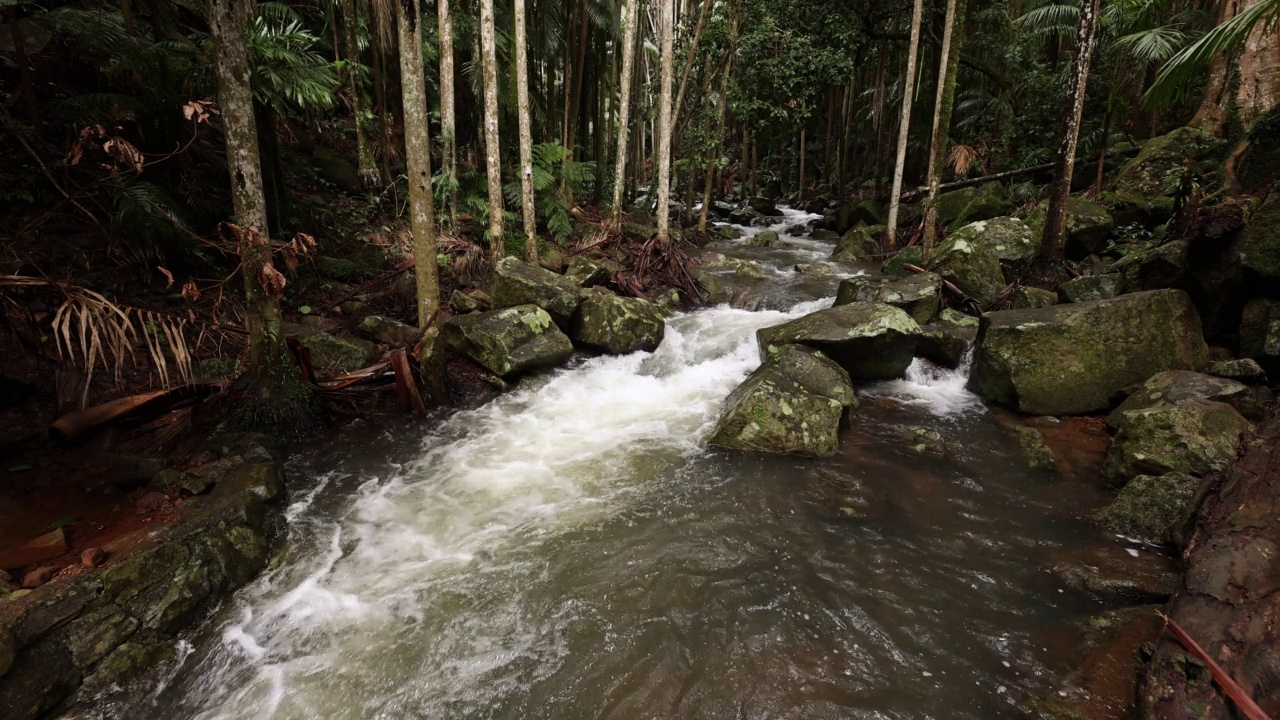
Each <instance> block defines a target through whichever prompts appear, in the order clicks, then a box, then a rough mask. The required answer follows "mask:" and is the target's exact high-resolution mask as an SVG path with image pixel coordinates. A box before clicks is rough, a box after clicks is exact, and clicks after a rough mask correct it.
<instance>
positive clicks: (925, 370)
mask: <svg viewBox="0 0 1280 720" xmlns="http://www.w3.org/2000/svg"><path fill="white" fill-rule="evenodd" d="M972 366H973V346H972V345H970V346H969V349H968V350H966V351H965V353H964V357H963V358H962V359H961V361H960V366H959V367H957V368H955V369H954V370H952V369H950V368H944V367H939V366H938V365H935V364H933V363H932V362H929V361H928V360H925V359H924V358H916V359H915V360H913V361H911V365H910V366H908V367H907V372H906V374H905V376H904V377H903V379H901V380H892V381H890V382H886V383H880V384H878V385H875V386H873V387H871V388H869V389H868V390H867V391H866V392H867V394H870V395H888V396H892V397H895V398H898V399H900V400H902V401H904V402H907V403H911V404H916V405H924V406H927V407H928V408H929V412H931V413H933V414H934V415H939V416H944V417H945V416H950V415H961V414H966V413H971V412H975V411H978V410H981V409H982V407H983V405H982V401H981V400H980V399H979V398H978V396H977V395H974V394H973V393H971V392H969V390H968V389H967V388H966V387H965V386H966V385H967V383H968V382H969V370H970V368H971V367H972Z"/></svg>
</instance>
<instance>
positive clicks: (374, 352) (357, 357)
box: [298, 332, 382, 372]
mask: <svg viewBox="0 0 1280 720" xmlns="http://www.w3.org/2000/svg"><path fill="white" fill-rule="evenodd" d="M298 342H300V343H302V346H303V347H305V348H306V349H307V350H310V351H311V365H312V367H314V368H315V369H316V370H318V371H321V372H332V371H343V370H359V369H360V368H364V367H368V366H370V365H372V364H374V363H375V362H377V361H378V358H380V357H382V353H381V352H380V351H379V350H378V346H377V345H374V344H373V343H371V342H369V341H368V340H362V339H360V338H346V337H338V336H337V335H330V334H329V333H325V332H311V333H306V334H304V335H300V336H299V337H298Z"/></svg>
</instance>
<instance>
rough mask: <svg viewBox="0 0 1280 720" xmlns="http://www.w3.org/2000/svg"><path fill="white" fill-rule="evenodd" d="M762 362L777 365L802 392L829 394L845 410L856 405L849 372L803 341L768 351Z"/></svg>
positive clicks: (827, 396)
mask: <svg viewBox="0 0 1280 720" xmlns="http://www.w3.org/2000/svg"><path fill="white" fill-rule="evenodd" d="M765 364H768V365H773V366H775V367H777V368H778V370H779V371H780V372H781V373H782V374H783V375H784V376H786V377H787V379H788V380H790V381H791V382H794V383H795V384H796V385H798V386H800V387H801V388H802V389H804V391H805V392H808V393H812V394H814V395H821V396H822V397H825V398H831V399H832V400H835V401H836V402H838V403H840V405H841V406H842V407H844V408H845V409H847V410H852V409H854V408H856V407H858V399H857V396H856V395H855V394H854V392H853V384H852V381H851V380H850V379H849V373H847V372H845V370H844V368H842V367H840V366H839V365H837V364H836V363H835V362H834V361H832V360H831V358H829V357H827V356H826V355H824V354H823V353H822V352H820V351H818V350H814V349H813V348H808V347H804V346H803V345H783V346H781V347H779V348H775V349H773V350H772V351H771V352H770V353H769V357H768V359H767V360H766V361H765Z"/></svg>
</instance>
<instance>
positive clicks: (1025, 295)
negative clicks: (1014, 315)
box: [974, 285, 1058, 324]
mask: <svg viewBox="0 0 1280 720" xmlns="http://www.w3.org/2000/svg"><path fill="white" fill-rule="evenodd" d="M1012 302H1013V309H1014V310H1033V309H1035V308H1042V307H1049V306H1050V305H1057V304H1058V293H1056V292H1053V291H1052V290H1045V289H1043V288H1038V287H1028V286H1025V285H1024V286H1022V287H1020V288H1018V289H1017V290H1014V291H1013V299H1012ZM974 321H975V324H976V322H977V319H976V318H975V319H974Z"/></svg>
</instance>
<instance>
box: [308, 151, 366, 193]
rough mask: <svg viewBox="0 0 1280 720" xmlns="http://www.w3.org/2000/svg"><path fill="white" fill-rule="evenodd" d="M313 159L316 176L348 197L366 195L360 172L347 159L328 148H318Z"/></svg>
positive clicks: (313, 154)
mask: <svg viewBox="0 0 1280 720" xmlns="http://www.w3.org/2000/svg"><path fill="white" fill-rule="evenodd" d="M311 157H312V163H313V164H314V166H315V169H316V174H317V175H319V176H320V178H321V179H322V180H325V181H326V182H328V183H330V184H332V185H333V186H334V187H336V188H338V189H339V190H341V191H342V192H344V193H347V194H348V195H352V196H356V197H359V196H363V195H364V194H365V187H364V183H362V182H360V171H359V170H358V169H357V168H356V166H355V165H353V164H352V163H351V161H350V160H348V159H347V158H346V157H343V156H342V155H339V154H338V153H336V152H334V151H332V150H330V149H328V148H316V150H315V151H314V152H313V153H312V155H311Z"/></svg>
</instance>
